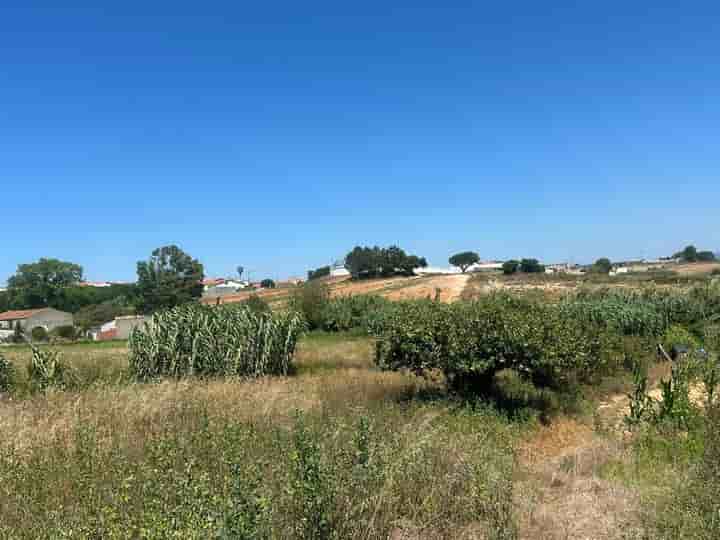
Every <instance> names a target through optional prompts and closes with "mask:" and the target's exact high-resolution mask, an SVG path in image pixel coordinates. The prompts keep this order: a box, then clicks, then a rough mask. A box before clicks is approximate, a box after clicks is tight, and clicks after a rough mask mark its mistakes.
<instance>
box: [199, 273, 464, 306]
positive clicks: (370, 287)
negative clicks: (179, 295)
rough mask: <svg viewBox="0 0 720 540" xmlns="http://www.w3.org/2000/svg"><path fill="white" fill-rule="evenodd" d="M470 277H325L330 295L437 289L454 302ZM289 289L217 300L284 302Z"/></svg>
mask: <svg viewBox="0 0 720 540" xmlns="http://www.w3.org/2000/svg"><path fill="white" fill-rule="evenodd" d="M468 279H469V276H467V275H442V276H422V277H420V276H413V277H392V278H385V279H382V278H381V279H370V280H363V281H352V280H351V279H349V278H340V279H332V280H326V283H327V284H328V285H329V287H330V295H331V296H333V297H338V296H355V295H358V294H377V295H379V296H384V297H385V298H389V299H390V300H410V299H417V298H428V297H430V298H435V294H436V291H437V290H439V291H440V300H441V301H443V302H454V301H455V300H457V299H459V298H460V295H461V294H462V292H463V290H464V289H465V285H466V284H467V281H468ZM291 292H292V289H263V290H259V291H250V292H243V293H239V294H235V295H232V296H224V297H222V298H221V299H220V303H222V304H233V303H236V302H243V301H245V300H247V299H248V298H249V297H250V296H251V295H253V294H257V295H258V296H259V297H260V298H262V299H263V300H265V301H267V302H272V303H275V302H283V301H285V300H287V298H288V296H289V295H290V294H291ZM201 302H202V303H203V304H208V305H214V304H216V302H217V299H216V298H204V299H202V300H201Z"/></svg>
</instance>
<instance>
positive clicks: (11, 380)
mask: <svg viewBox="0 0 720 540" xmlns="http://www.w3.org/2000/svg"><path fill="white" fill-rule="evenodd" d="M14 385H15V369H14V368H13V365H12V364H11V363H10V361H9V360H6V359H5V357H4V356H3V355H2V353H0V394H7V393H9V392H10V391H11V390H12V389H13V386H14Z"/></svg>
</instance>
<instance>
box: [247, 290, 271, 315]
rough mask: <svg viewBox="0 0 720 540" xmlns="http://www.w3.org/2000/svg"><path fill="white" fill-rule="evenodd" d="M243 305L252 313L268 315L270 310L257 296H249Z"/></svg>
mask: <svg viewBox="0 0 720 540" xmlns="http://www.w3.org/2000/svg"><path fill="white" fill-rule="evenodd" d="M243 305H244V306H245V307H246V308H248V309H249V310H250V311H252V312H253V313H256V314H259V313H270V312H271V311H272V310H271V309H270V306H269V305H268V303H267V302H266V301H265V300H263V299H262V298H260V297H259V296H258V295H257V294H251V295H250V296H249V297H248V299H247V300H245V302H243Z"/></svg>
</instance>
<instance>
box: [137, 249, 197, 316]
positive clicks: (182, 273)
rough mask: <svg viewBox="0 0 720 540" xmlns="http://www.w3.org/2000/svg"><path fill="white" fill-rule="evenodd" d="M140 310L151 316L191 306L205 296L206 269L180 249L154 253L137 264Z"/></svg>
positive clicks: (138, 304) (157, 250)
mask: <svg viewBox="0 0 720 540" xmlns="http://www.w3.org/2000/svg"><path fill="white" fill-rule="evenodd" d="M137 274H138V281H137V299H136V301H137V309H138V312H139V313H143V314H146V313H152V312H153V311H155V310H158V309H163V308H172V307H175V306H178V305H181V304H185V303H187V302H190V301H192V300H194V299H196V298H200V296H201V295H202V288H203V287H202V284H201V281H202V279H203V266H202V264H200V263H199V262H198V261H197V259H193V258H192V257H191V256H190V255H188V254H187V253H185V252H184V251H182V250H181V249H180V248H179V247H177V246H165V247H162V248H158V249H156V250H155V251H153V252H152V255H151V256H150V259H149V260H148V261H140V262H138V263H137Z"/></svg>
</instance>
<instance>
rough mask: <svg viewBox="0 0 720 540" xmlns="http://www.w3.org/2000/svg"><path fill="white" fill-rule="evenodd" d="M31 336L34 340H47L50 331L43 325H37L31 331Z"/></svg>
mask: <svg viewBox="0 0 720 540" xmlns="http://www.w3.org/2000/svg"><path fill="white" fill-rule="evenodd" d="M30 337H31V338H32V340H33V341H47V340H48V333H47V330H45V328H43V327H42V326H36V327H35V328H33V329H32V330H31V331H30Z"/></svg>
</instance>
